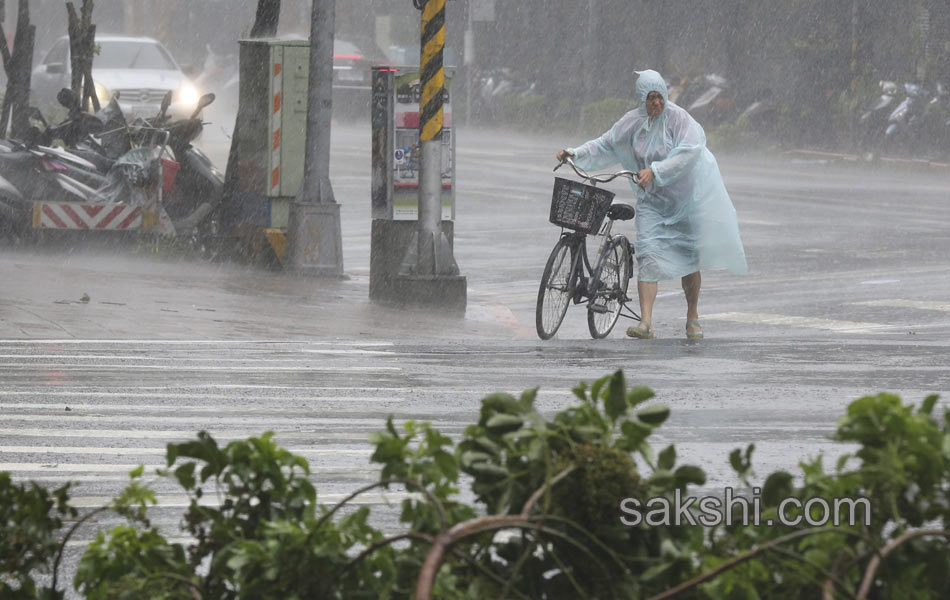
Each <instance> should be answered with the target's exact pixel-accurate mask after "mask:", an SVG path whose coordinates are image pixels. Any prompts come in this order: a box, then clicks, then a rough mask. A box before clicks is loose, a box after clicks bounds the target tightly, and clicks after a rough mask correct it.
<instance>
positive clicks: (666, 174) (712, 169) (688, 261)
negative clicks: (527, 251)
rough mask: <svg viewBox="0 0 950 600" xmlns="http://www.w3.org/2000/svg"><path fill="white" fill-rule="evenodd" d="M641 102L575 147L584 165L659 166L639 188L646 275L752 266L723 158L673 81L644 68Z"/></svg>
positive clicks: (638, 248) (637, 247) (641, 259)
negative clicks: (659, 100) (657, 103)
mask: <svg viewBox="0 0 950 600" xmlns="http://www.w3.org/2000/svg"><path fill="white" fill-rule="evenodd" d="M638 73H639V75H640V77H639V79H637V85H636V91H637V96H638V97H639V99H640V106H639V108H637V109H635V110H632V111H630V112H628V113H627V114H625V115H624V116H623V117H621V118H620V120H619V121H617V122H616V123H615V124H614V125H613V127H611V128H610V130H609V131H608V132H607V133H605V134H603V135H602V136H600V137H599V138H597V139H595V140H591V141H589V142H587V143H585V144H584V145H582V146H580V147H579V148H568V150H570V151H572V152H573V153H574V155H575V158H574V161H575V163H576V164H577V166H579V167H581V168H583V169H603V168H606V167H609V166H611V165H614V164H616V163H618V162H619V163H620V164H621V165H622V166H623V168H624V169H629V170H631V171H640V170H642V169H645V168H647V167H649V168H651V169H652V170H653V175H654V180H653V182H652V183H651V184H650V185H648V186H647V188H646V189H645V190H643V189H640V188H639V187H638V186H637V185H636V184H631V185H632V186H633V189H634V191H635V192H636V194H637V216H636V228H637V237H636V241H635V243H634V251H635V254H636V256H637V261H638V263H639V279H640V280H641V281H660V280H664V279H676V278H679V277H683V276H684V275H689V274H690V273H694V272H696V271H701V270H705V269H729V270H730V271H732V272H733V273H745V272H746V271H747V270H748V267H747V266H746V260H745V252H744V250H743V248H742V240H741V239H740V238H739V224H738V222H737V220H736V210H735V208H734V207H733V206H732V201H731V200H730V199H729V194H728V193H727V192H726V186H725V184H724V183H723V181H722V175H720V173H719V166H718V164H716V159H715V158H714V157H713V155H712V153H711V152H710V151H709V150H708V149H707V148H706V134H705V133H704V132H703V128H702V126H701V125H700V124H699V123H697V122H696V121H695V120H694V119H693V118H692V117H691V116H690V115H689V113H687V112H686V111H685V110H684V109H682V108H680V107H679V106H677V105H675V104H673V103H672V102H670V101H669V100H667V98H668V95H667V90H666V82H664V81H663V78H662V77H661V76H660V74H659V73H657V72H656V71H638ZM653 91H656V92H659V93H661V94H663V99H664V101H665V102H666V106H665V108H664V110H663V112H662V113H660V115H658V116H657V117H654V118H653V119H652V120H651V119H650V118H649V117H648V116H647V110H646V98H647V94H649V93H650V92H653Z"/></svg>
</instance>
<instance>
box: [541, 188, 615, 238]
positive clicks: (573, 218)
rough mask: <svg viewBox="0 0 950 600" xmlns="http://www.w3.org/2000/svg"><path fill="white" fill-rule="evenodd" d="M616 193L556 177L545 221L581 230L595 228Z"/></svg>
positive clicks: (595, 229)
mask: <svg viewBox="0 0 950 600" xmlns="http://www.w3.org/2000/svg"><path fill="white" fill-rule="evenodd" d="M615 195H616V194H614V193H613V192H611V191H610V190H605V189H601V188H598V187H594V186H592V185H587V184H586V183H580V182H578V181H571V180H570V179H564V178H563V177H555V178H554V195H553V196H552V198H551V216H550V218H549V219H548V220H549V221H550V222H551V223H553V224H555V225H559V226H561V227H566V228H567V229H573V230H575V231H579V232H582V233H590V232H591V231H598V230H599V229H600V226H601V224H602V223H603V222H604V217H605V216H607V210H608V209H609V208H610V205H611V203H612V202H613V200H614V196H615Z"/></svg>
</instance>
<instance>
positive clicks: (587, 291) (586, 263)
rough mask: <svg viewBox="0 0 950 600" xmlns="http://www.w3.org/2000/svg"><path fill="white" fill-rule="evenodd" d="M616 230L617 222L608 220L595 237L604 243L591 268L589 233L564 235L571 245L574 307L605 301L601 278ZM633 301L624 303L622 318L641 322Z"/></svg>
mask: <svg viewBox="0 0 950 600" xmlns="http://www.w3.org/2000/svg"><path fill="white" fill-rule="evenodd" d="M612 228H613V220H612V219H607V221H606V222H605V223H604V224H603V226H601V229H600V231H599V232H598V233H597V234H596V236H595V237H599V238H601V242H600V244H599V246H598V248H597V254H596V257H597V259H596V263H595V264H594V265H592V264H591V261H590V257H589V255H588V253H587V237H588V235H587V234H586V233H581V232H579V231H563V230H562V232H561V238H567V239H568V240H569V241H568V244H570V248H571V276H570V279H569V282H570V283H569V289H570V292H571V300H572V302H573V303H574V304H581V303H582V302H587V303H588V304H592V303H594V302H595V301H596V300H597V298H599V297H601V295H602V294H601V290H600V289H598V288H600V285H599V284H600V283H601V281H600V275H601V271H602V270H603V266H604V258H605V257H604V251H605V249H606V248H608V245H609V244H611V243H613V240H614V238H613V237H611V235H610V231H611V229H612ZM632 263H633V261H632V258H631V260H630V264H629V265H628V268H630V269H631V270H632V268H633V264H632ZM628 300H629V298H624V299H622V300H621V309H620V316H621V317H625V318H628V319H633V320H635V321H639V320H640V315H638V314H637V313H636V312H635V311H634V310H633V309H631V308H630V307H629V306H627V301H628Z"/></svg>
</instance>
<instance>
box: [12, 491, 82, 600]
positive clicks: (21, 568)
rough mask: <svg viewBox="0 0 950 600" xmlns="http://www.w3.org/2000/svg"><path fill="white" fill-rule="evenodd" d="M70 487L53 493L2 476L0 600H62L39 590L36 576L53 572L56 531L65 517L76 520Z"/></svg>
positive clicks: (55, 593)
mask: <svg viewBox="0 0 950 600" xmlns="http://www.w3.org/2000/svg"><path fill="white" fill-rule="evenodd" d="M69 488H70V484H68V483H67V484H66V485H63V486H61V487H59V488H57V489H55V490H53V491H52V492H50V491H49V490H47V489H46V488H43V487H40V486H38V485H36V484H35V483H29V484H22V485H20V484H15V483H13V482H12V480H11V479H10V474H9V473H0V598H9V599H10V600H18V599H21V598H22V599H24V600H26V599H33V598H44V599H46V598H48V599H53V598H62V594H61V593H59V592H57V591H55V590H53V589H51V588H48V587H42V586H40V587H38V586H37V583H36V580H35V579H34V575H35V574H39V573H45V574H48V573H49V572H50V571H51V568H50V567H51V565H52V563H53V561H54V560H55V557H56V554H57V552H58V548H59V540H58V539H57V536H56V531H57V530H58V529H59V528H60V527H62V526H63V518H64V517H75V516H76V514H77V513H76V509H75V508H73V507H71V506H69Z"/></svg>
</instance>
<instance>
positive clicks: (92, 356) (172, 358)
mask: <svg viewBox="0 0 950 600" xmlns="http://www.w3.org/2000/svg"><path fill="white" fill-rule="evenodd" d="M300 352H305V353H307V354H320V355H333V356H353V355H356V356H395V355H396V353H395V352H390V351H388V350H329V349H328V350H308V349H306V348H303V349H301V350H300ZM0 358H43V359H59V360H76V359H81V360H92V359H96V360H138V361H143V360H150V361H161V362H198V361H204V362H215V363H222V362H240V363H246V362H252V361H253V362H263V363H275V362H305V363H308V364H309V363H311V362H313V359H312V358H305V357H299V358H293V357H287V358H260V357H256V356H246V357H241V358H227V357H218V356H215V357H209V356H182V357H178V356H129V355H127V354H27V353H19V354H0Z"/></svg>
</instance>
